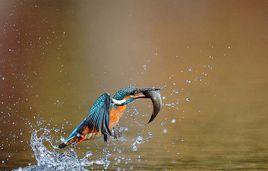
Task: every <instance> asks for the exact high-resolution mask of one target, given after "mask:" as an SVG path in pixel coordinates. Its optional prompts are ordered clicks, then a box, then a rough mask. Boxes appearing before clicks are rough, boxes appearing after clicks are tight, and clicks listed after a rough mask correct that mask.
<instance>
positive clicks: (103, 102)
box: [85, 93, 111, 141]
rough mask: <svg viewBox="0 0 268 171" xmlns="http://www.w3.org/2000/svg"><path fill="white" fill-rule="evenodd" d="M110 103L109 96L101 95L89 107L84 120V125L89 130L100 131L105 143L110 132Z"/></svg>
mask: <svg viewBox="0 0 268 171" xmlns="http://www.w3.org/2000/svg"><path fill="white" fill-rule="evenodd" d="M110 102H111V98H110V96H109V95H108V94H107V93H104V94H102V95H101V96H100V97H99V98H98V99H97V100H96V101H95V103H94V104H93V106H92V107H91V109H90V111H89V114H88V116H87V118H86V120H85V123H86V125H87V126H88V127H89V128H90V129H91V130H96V131H101V133H102V134H103V135H104V140H105V141H107V136H108V135H111V130H110V129H109V121H110V114H109V109H110Z"/></svg>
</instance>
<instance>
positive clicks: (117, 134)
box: [111, 127, 122, 139]
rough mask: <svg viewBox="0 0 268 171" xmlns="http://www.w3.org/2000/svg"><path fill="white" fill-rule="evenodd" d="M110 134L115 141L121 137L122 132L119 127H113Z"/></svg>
mask: <svg viewBox="0 0 268 171" xmlns="http://www.w3.org/2000/svg"><path fill="white" fill-rule="evenodd" d="M111 133H112V137H114V138H115V139H118V138H120V137H122V131H121V128H120V127H114V128H113V129H112V132H111Z"/></svg>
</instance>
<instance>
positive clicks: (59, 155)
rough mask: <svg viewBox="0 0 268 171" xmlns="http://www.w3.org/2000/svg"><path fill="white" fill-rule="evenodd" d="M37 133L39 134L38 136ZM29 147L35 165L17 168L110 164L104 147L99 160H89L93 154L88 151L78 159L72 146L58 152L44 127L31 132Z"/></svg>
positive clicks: (34, 168)
mask: <svg viewBox="0 0 268 171" xmlns="http://www.w3.org/2000/svg"><path fill="white" fill-rule="evenodd" d="M38 134H40V135H39V136H38ZM44 143H49V144H50V146H51V147H52V149H48V148H47V147H46V146H45V145H44ZM31 147H32V150H33V152H34V155H35V159H36V161H37V165H36V166H29V167H26V168H19V169H17V170H23V171H28V170H87V169H85V167H88V166H92V165H93V164H96V165H102V166H103V167H104V169H107V168H108V166H109V164H110V161H109V160H108V157H109V156H110V154H109V152H107V150H106V149H104V154H105V155H104V157H103V158H101V159H99V160H90V157H91V156H92V155H93V153H92V152H90V151H88V152H87V153H86V155H85V156H84V157H83V158H82V159H79V157H78V155H77V153H76V152H75V151H74V149H72V148H69V149H67V150H65V151H64V152H59V150H57V149H56V148H55V146H54V145H53V142H52V138H51V134H50V129H46V128H41V129H39V130H38V131H34V132H33V133H32V135H31Z"/></svg>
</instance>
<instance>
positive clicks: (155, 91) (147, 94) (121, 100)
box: [112, 87, 162, 123]
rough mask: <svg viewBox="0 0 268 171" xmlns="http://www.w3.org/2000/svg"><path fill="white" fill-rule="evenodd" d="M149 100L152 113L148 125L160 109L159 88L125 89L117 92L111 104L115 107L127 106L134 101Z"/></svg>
mask: <svg viewBox="0 0 268 171" xmlns="http://www.w3.org/2000/svg"><path fill="white" fill-rule="evenodd" d="M141 98H142V99H144V98H149V99H151V101H152V104H153V113H152V116H151V118H150V120H149V122H148V123H150V122H151V121H153V120H154V118H155V117H156V115H157V114H158V113H159V111H160V109H161V107H162V99H161V95H160V89H159V88H143V89H137V88H135V87H127V88H124V89H121V90H119V91H118V92H117V93H116V94H115V95H114V96H113V99H112V101H113V103H114V104H116V105H119V106H120V105H127V104H129V103H131V102H133V101H134V100H136V99H141Z"/></svg>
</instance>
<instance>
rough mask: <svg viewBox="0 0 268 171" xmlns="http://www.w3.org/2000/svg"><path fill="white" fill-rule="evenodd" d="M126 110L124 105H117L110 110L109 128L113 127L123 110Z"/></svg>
mask: <svg viewBox="0 0 268 171" xmlns="http://www.w3.org/2000/svg"><path fill="white" fill-rule="evenodd" d="M125 110H126V106H118V107H117V108H112V109H111V110H110V123H109V128H110V129H111V128H113V127H114V126H115V125H116V124H117V123H118V122H119V119H120V118H121V116H122V115H123V113H124V111H125Z"/></svg>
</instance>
